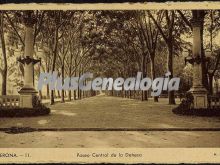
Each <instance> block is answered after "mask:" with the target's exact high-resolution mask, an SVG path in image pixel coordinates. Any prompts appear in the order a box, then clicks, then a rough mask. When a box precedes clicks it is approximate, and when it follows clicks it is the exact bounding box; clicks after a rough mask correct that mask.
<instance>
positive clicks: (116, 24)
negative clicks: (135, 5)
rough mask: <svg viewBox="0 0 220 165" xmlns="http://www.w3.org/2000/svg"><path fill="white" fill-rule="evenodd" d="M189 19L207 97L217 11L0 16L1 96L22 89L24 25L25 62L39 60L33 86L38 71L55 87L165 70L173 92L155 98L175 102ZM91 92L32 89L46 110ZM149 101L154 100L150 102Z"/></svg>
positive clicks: (185, 82)
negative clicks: (87, 76)
mask: <svg viewBox="0 0 220 165" xmlns="http://www.w3.org/2000/svg"><path fill="white" fill-rule="evenodd" d="M193 19H194V20H196V19H198V20H200V24H199V27H200V29H201V30H200V34H199V35H200V38H201V42H200V43H201V65H202V84H203V85H204V87H205V88H206V89H207V90H208V92H209V94H213V93H214V92H216V89H215V90H214V91H213V79H214V76H215V77H216V76H218V74H219V61H220V54H219V47H220V45H219V28H220V19H219V11H217V10H203V11H190V10H158V11H58V10H57V11H1V13H0V28H1V29H0V36H1V38H0V39H1V50H2V52H1V57H0V58H1V68H0V73H1V76H2V87H1V94H2V95H7V94H8V93H7V84H8V82H10V83H12V84H13V85H14V86H15V87H18V86H20V87H22V86H23V85H24V81H23V76H24V72H25V67H24V66H23V65H22V64H20V63H17V61H16V58H19V57H24V55H23V54H24V52H25V48H26V47H27V45H25V44H26V42H25V41H26V39H27V34H28V33H27V31H25V27H29V26H30V27H31V28H32V29H33V38H31V40H32V41H31V42H33V45H34V50H33V51H34V52H33V57H34V58H36V59H41V65H39V64H36V65H35V66H34V75H33V80H32V81H33V84H34V86H36V85H37V81H38V78H39V74H40V72H50V71H51V72H53V71H56V72H58V74H59V76H60V77H62V79H63V82H64V78H65V77H72V76H74V77H80V76H81V75H82V74H83V73H85V72H91V73H93V74H94V75H95V76H96V77H100V76H102V77H113V78H117V77H123V78H128V77H134V76H135V75H136V74H137V72H140V71H141V72H142V73H143V74H142V76H143V77H151V79H152V80H153V79H155V78H156V77H165V73H167V72H170V73H171V74H170V76H169V79H171V78H173V77H180V78H181V84H180V90H179V93H176V94H175V93H174V91H169V92H166V91H164V92H163V93H162V95H168V98H169V99H168V100H169V101H168V103H169V104H175V97H176V96H177V95H178V96H180V95H181V94H182V93H185V92H186V91H188V90H189V89H190V87H191V86H192V77H193V74H192V73H193V69H192V66H191V65H190V64H187V65H186V66H185V61H184V58H185V57H186V56H187V55H190V56H192V46H193V44H192V38H193V27H194V26H195V24H193V21H192V20H193ZM194 30H195V29H194ZM29 34H31V33H29ZM25 35H26V36H25ZM31 36H32V35H31ZM30 50H31V49H30ZM26 53H27V52H26ZM30 53H31V52H30ZM25 56H27V55H25ZM206 57H208V60H207V58H206ZM86 83H87V82H86V81H85V84H86ZM95 93H97V91H89V92H84V91H81V90H80V89H77V90H68V91H66V90H60V91H59V90H50V89H49V85H47V86H46V88H45V89H43V90H40V91H38V94H39V96H40V98H41V99H43V98H48V99H50V103H51V104H54V99H55V97H58V98H60V100H61V102H65V99H64V98H65V96H67V97H68V100H72V99H74V100H76V99H81V98H82V97H88V96H93V95H95ZM149 93H151V91H149V92H147V91H141V90H139V91H127V90H123V89H122V91H119V92H118V91H111V92H108V94H109V95H114V96H116V95H117V96H121V97H127V98H138V99H140V100H142V101H144V100H148V97H149ZM154 101H155V102H158V97H157V96H155V97H154Z"/></svg>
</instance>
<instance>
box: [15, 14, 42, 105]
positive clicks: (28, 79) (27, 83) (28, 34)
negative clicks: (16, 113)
mask: <svg viewBox="0 0 220 165" xmlns="http://www.w3.org/2000/svg"><path fill="white" fill-rule="evenodd" d="M34 22H35V20H34V18H33V17H32V12H31V11H27V12H24V23H25V49H24V57H23V58H21V57H20V58H18V61H19V62H21V63H22V64H23V65H24V86H23V87H22V88H21V90H20V91H19V92H18V93H19V94H20V107H25V108H33V98H34V96H36V93H37V91H36V90H35V88H34V85H33V78H34V75H33V74H34V64H36V63H37V62H39V60H35V59H34V58H33V53H34V29H33V26H34Z"/></svg>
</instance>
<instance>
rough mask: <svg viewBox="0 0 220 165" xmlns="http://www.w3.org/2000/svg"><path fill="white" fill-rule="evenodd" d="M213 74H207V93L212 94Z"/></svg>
mask: <svg viewBox="0 0 220 165" xmlns="http://www.w3.org/2000/svg"><path fill="white" fill-rule="evenodd" d="M213 77H214V75H213V74H208V78H209V94H210V95H212V94H213V88H212V84H213Z"/></svg>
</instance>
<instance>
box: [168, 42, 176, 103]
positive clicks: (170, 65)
mask: <svg viewBox="0 0 220 165" xmlns="http://www.w3.org/2000/svg"><path fill="white" fill-rule="evenodd" d="M169 43H171V44H168V51H169V52H168V58H167V69H168V72H170V73H171V75H170V77H169V80H170V79H172V78H173V45H172V42H169ZM168 98H169V104H176V103H175V96H174V91H168Z"/></svg>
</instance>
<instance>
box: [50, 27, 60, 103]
mask: <svg viewBox="0 0 220 165" xmlns="http://www.w3.org/2000/svg"><path fill="white" fill-rule="evenodd" d="M57 45H58V27H57V28H56V30H55V37H54V47H53V63H52V72H54V71H55V65H56V58H57ZM50 104H51V105H53V104H54V91H51V97H50Z"/></svg>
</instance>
